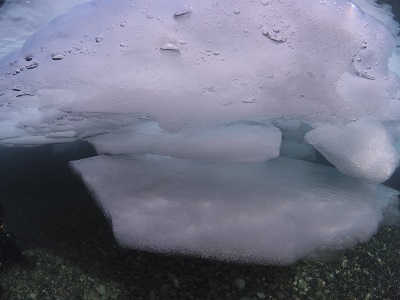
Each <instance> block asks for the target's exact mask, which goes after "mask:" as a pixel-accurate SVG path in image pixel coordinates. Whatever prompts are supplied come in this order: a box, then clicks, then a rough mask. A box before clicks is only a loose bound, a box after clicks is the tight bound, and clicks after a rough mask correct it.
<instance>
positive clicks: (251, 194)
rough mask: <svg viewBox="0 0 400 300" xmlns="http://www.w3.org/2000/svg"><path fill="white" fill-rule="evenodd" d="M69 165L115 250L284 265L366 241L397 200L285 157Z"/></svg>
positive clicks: (106, 159)
mask: <svg viewBox="0 0 400 300" xmlns="http://www.w3.org/2000/svg"><path fill="white" fill-rule="evenodd" d="M71 165H72V168H73V169H74V170H75V172H77V173H78V174H79V175H80V176H81V178H82V179H83V181H84V182H85V183H86V185H87V186H88V187H89V189H90V190H92V191H93V193H94V195H95V197H96V199H97V200H98V202H99V205H100V206H101V207H102V209H103V210H104V213H105V214H106V215H107V216H108V217H109V218H110V219H111V220H112V226H113V230H114V234H115V236H116V237H117V239H118V241H119V243H121V244H122V245H125V246H128V247H133V248H139V249H145V250H155V251H161V252H169V253H185V254H192V255H199V256H203V257H211V258H218V259H227V260H237V261H244V262H253V263H254V262H255V263H268V264H290V263H293V262H296V261H297V260H299V259H300V258H303V257H309V258H317V257H320V256H321V255H322V256H323V255H326V254H327V253H329V252H331V251H334V250H342V249H345V248H347V247H351V246H354V245H356V244H357V243H359V242H363V241H367V240H368V239H369V238H370V236H371V235H372V234H374V233H375V232H376V231H377V229H378V224H379V222H381V221H382V213H383V211H384V209H385V208H386V206H388V204H389V202H390V200H391V199H392V198H393V197H396V193H397V191H395V190H392V189H390V188H387V187H384V186H383V185H378V186H377V185H373V184H369V183H365V182H362V181H360V180H357V179H353V178H350V177H346V176H344V175H342V174H340V173H339V172H338V171H337V170H335V169H334V168H331V167H325V166H321V165H317V164H315V163H309V162H305V161H300V160H294V159H288V158H279V159H274V160H271V161H268V162H266V163H263V164H209V163H208V164H207V163H198V162H193V161H189V160H182V159H175V158H170V157H163V156H154V155H148V156H117V157H112V156H111V157H110V156H96V157H94V158H89V159H84V160H80V161H75V162H72V163H71ZM321 187H323V188H321Z"/></svg>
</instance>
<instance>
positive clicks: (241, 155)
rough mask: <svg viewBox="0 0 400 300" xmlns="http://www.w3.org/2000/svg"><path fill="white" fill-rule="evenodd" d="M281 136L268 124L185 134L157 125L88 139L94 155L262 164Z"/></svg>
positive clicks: (276, 150) (276, 151)
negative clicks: (94, 151) (156, 155)
mask: <svg viewBox="0 0 400 300" xmlns="http://www.w3.org/2000/svg"><path fill="white" fill-rule="evenodd" d="M281 137H282V134H281V132H280V130H279V129H278V128H277V127H275V126H273V125H272V124H261V123H255V122H252V123H249V122H236V123H233V124H229V125H228V126H223V127H220V128H217V129H214V130H206V131H202V132H200V133H197V134H193V133H191V134H189V135H185V134H182V133H170V132H167V131H165V130H163V129H161V128H160V127H159V126H158V124H157V122H146V123H143V124H140V125H136V126H128V127H124V128H122V129H121V130H115V131H113V132H111V133H109V134H105V135H99V136H96V137H92V138H89V139H88V141H89V142H90V143H91V144H92V145H93V146H94V148H95V149H96V152H97V153H98V154H160V155H166V156H172V157H179V158H186V159H191V160H203V161H215V162H231V163H245V162H262V161H266V160H269V159H273V158H276V157H278V156H279V148H280V146H281V139H282V138H281Z"/></svg>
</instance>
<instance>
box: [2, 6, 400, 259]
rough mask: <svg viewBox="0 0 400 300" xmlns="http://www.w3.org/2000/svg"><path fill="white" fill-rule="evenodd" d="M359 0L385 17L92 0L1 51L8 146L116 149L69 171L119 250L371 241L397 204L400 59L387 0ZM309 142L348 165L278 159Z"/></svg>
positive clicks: (306, 153)
mask: <svg viewBox="0 0 400 300" xmlns="http://www.w3.org/2000/svg"><path fill="white" fill-rule="evenodd" d="M358 1H361V0H357V2H358ZM51 2H52V5H54V7H57V10H59V11H61V9H60V8H61V6H62V5H64V4H66V3H63V4H61V2H56V1H51ZM17 3H18V2H15V5H17ZM71 3H72V2H70V4H71ZM74 3H75V2H74ZM48 4H49V2H48V1H42V2H39V1H37V2H35V5H37V6H36V8H45V7H46V5H48ZM70 4H68V5H70ZM360 4H362V5H363V7H364V9H365V10H366V11H368V12H370V13H372V14H374V15H376V16H377V18H378V19H376V18H374V17H372V16H371V15H370V14H368V13H365V12H363V11H362V10H361V9H360V8H359V7H358V6H357V5H355V4H354V3H353V2H350V1H345V0H335V1H333V0H327V1H309V0H297V1H294V0H280V1H270V2H269V3H268V5H264V4H263V1H255V0H254V1H246V3H239V2H237V1H214V0H204V1H196V2H195V3H192V4H188V3H187V2H185V1H183V0H171V1H168V2H165V1H160V0H155V1H151V2H149V1H145V0H138V1H126V0H114V1H107V0H94V1H90V2H87V3H84V4H82V5H80V6H77V7H75V8H73V9H72V10H70V11H69V12H67V13H66V14H63V15H60V16H59V17H57V18H55V19H53V20H52V21H50V22H49V23H48V24H47V25H46V26H44V27H43V28H42V29H40V30H38V31H37V32H36V33H35V34H34V35H33V36H32V37H31V38H29V39H27V40H26V42H25V43H24V45H23V46H22V48H20V49H18V50H16V51H14V52H10V53H8V54H7V55H6V56H4V57H3V58H2V59H1V60H0V145H1V146H7V147H22V146H38V145H42V144H49V143H50V144H61V143H68V142H71V141H75V140H88V141H89V142H91V143H92V144H93V145H94V147H95V148H96V150H97V151H98V153H99V154H110V156H109V157H106V156H100V157H98V158H93V159H89V160H87V161H79V162H77V163H73V167H74V168H75V170H76V171H77V172H78V173H81V176H82V178H83V180H84V181H85V183H86V184H87V185H88V186H89V188H90V189H92V190H93V193H94V195H95V197H96V198H97V200H98V201H99V203H101V205H102V206H103V208H104V211H105V212H106V214H108V215H109V216H110V218H111V220H112V224H113V228H114V232H115V234H116V236H117V237H118V239H119V240H120V241H121V243H123V244H125V245H129V246H133V247H139V248H146V249H156V250H157V251H175V250H176V251H178V250H179V251H182V252H187V253H191V254H196V255H203V256H207V257H213V256H221V258H223V259H238V260H244V261H259V262H266V263H279V264H286V263H291V262H294V261H296V260H298V259H300V258H302V257H305V256H307V257H308V256H310V255H312V254H313V253H319V252H320V250H324V251H323V252H325V250H326V251H330V250H335V249H336V250H337V249H342V248H346V247H350V246H352V245H354V244H355V243H357V242H362V241H366V240H367V239H368V238H369V237H370V236H371V235H372V234H373V233H374V232H375V231H376V229H377V227H378V225H379V223H380V221H381V220H382V212H383V211H385V209H386V207H392V208H395V207H396V205H394V204H393V203H394V200H393V198H392V195H393V193H394V191H393V190H389V189H386V188H384V187H383V186H381V185H379V184H377V183H379V182H382V181H384V180H385V179H387V178H388V177H390V175H391V174H392V173H393V171H394V170H395V168H396V167H397V166H398V161H399V160H398V155H399V154H398V153H397V152H398V142H399V140H400V134H399V130H400V101H399V98H400V91H399V83H400V80H399V76H398V73H399V74H400V67H399V66H400V64H399V61H400V60H399V57H400V56H399V53H398V51H395V46H396V43H397V41H396V39H395V37H394V35H395V34H396V33H397V32H398V28H399V27H398V24H397V23H396V22H393V20H392V19H391V18H390V14H389V13H388V10H387V7H384V8H383V9H381V8H376V7H373V5H372V4H373V3H372V2H371V1H367V2H360ZM8 8H10V7H9V6H8ZM2 9H3V8H2ZM16 11H17V10H16ZM34 11H35V14H36V13H39V14H41V15H40V17H38V18H36V19H37V20H39V19H40V20H42V21H43V20H44V19H45V17H44V16H45V15H46V18H47V16H48V15H49V14H47V12H46V11H45V10H41V9H35V10H34ZM3 12H4V13H6V12H7V6H6V5H5V6H4V10H3ZM7 13H11V12H10V11H9V10H8V12H7ZM36 19H35V20H36ZM7 20H8V19H7V18H3V19H1V20H0V28H1V29H0V34H6V33H5V30H4V28H6V26H5V25H6V24H7ZM7 28H8V27H7ZM14 28H15V27H14ZM18 28H20V27H18ZM26 33H27V30H26V29H24V28H22V27H21V32H19V33H18V34H20V35H18V34H14V33H11V35H13V36H14V38H15V41H16V43H20V42H21V41H22V40H24V39H25V37H26ZM19 36H20V37H21V38H19ZM17 37H18V38H17ZM6 43H7V47H8V46H10V48H4V49H6V50H5V51H9V50H10V49H11V48H15V47H16V46H15V45H16V44H14V45H12V44H13V43H14V41H11V40H10V41H8V42H7V39H6ZM359 120H363V122H360V121H359ZM271 124H273V125H271ZM274 126H276V127H274ZM60 149H63V147H61V148H60ZM315 149H317V150H319V151H320V152H321V153H322V154H323V155H324V156H325V157H326V158H327V159H328V160H329V161H331V162H332V163H333V164H334V165H335V166H336V168H337V170H338V171H340V172H341V173H342V174H341V175H340V174H339V173H337V172H336V171H335V170H334V169H324V168H322V167H316V166H315V165H313V164H310V163H306V162H301V161H297V162H296V161H293V160H291V159H284V158H282V156H286V157H291V158H296V159H302V160H314V159H315ZM395 149H397V151H396V150H395ZM132 154H144V155H148V154H158V155H167V156H169V157H170V158H165V157H163V158H161V157H159V156H132ZM278 155H279V156H280V157H278V158H277V156H278ZM178 158H186V159H190V160H182V159H178ZM267 160H268V161H267ZM199 161H202V162H199ZM265 161H267V162H265ZM227 163H232V164H227ZM238 163H240V164H238ZM128 166H129V167H128ZM321 168H322V169H321ZM321 170H325V171H321ZM326 170H329V171H326ZM100 171H103V172H104V173H100ZM321 172H322V173H321ZM272 173H276V174H277V175H276V178H273V176H271V174H272ZM294 174H297V175H296V176H294ZM315 174H320V175H321V174H322V175H321V178H318V176H314V175H315ZM343 174H345V175H346V174H347V175H351V176H352V177H353V179H350V177H348V176H345V175H343ZM185 175H186V176H185ZM128 179H132V180H133V181H131V180H128ZM209 179H210V180H209ZM333 179H334V180H333ZM107 180H110V182H112V183H114V184H111V185H110V182H108V181H107ZM99 182H102V183H103V184H99ZM159 182H164V183H165V184H166V185H158V183H159ZM211 183H212V184H211ZM231 183H232V184H231ZM106 186H108V187H109V189H107V190H106V189H105V187H106ZM249 187H251V188H249ZM136 192H138V194H136ZM120 196H122V197H120ZM140 196H143V199H147V200H146V202H143V201H144V200H143V201H142V200H141V199H140ZM182 196H184V197H185V199H186V200H185V201H183V200H182V199H183V198H182ZM203 196H204V197H203ZM262 199H266V200H265V201H264V200H262ZM239 200H241V201H239ZM113 201H114V202H113ZM297 201H298V202H297ZM113 203H114V204H113ZM198 207H201V208H202V210H200V211H198V212H197V210H196V208H198ZM207 207H211V208H215V210H213V211H207ZM306 208H307V209H306ZM319 208H321V210H319ZM322 208H324V209H322ZM146 209H147V210H146ZM138 211H142V212H145V214H143V215H138V213H137V212H138ZM163 212H164V213H165V216H164V215H163ZM271 212H273V213H271ZM196 213H198V214H196ZM130 214H131V215H130ZM385 214H386V215H387V213H386V212H385ZM311 215H312V217H310V216H311ZM130 216H131V217H130ZM132 216H134V217H135V218H132ZM152 216H153V217H152ZM154 216H155V217H154ZM187 216H189V217H190V216H193V217H194V218H193V219H192V220H189V219H185V218H188V217H187ZM230 216H236V217H235V218H231V219H232V220H233V221H232V222H230V223H229V224H228V225H227V222H228V220H231V219H230ZM260 216H268V217H260ZM390 216H394V217H393V218H396V216H397V215H396V213H392V214H390ZM250 217H251V218H250ZM196 218H197V219H196ZM309 218H310V219H309ZM250 219H251V220H253V219H254V222H253V221H249V220H250ZM178 220H179V221H181V222H180V223H179V222H177V221H178ZM209 220H210V223H207V222H208V221H209ZM243 220H245V221H247V222H245V221H243ZM190 221H192V222H194V223H193V224H192V225H193V226H194V227H193V231H192V232H191V234H192V236H185V235H184V234H183V233H182V230H183V231H184V230H185V229H190V228H192V227H190ZM211 221H212V222H211ZM220 221H221V222H222V223H219V222H220ZM185 222H187V223H185ZM196 222H198V223H196ZM204 222H205V223H204ZM224 222H225V223H224ZM392 223H396V222H392ZM185 224H186V225H187V226H186V225H185ZM199 224H200V225H202V224H203V225H204V224H205V225H204V227H202V226H200V227H201V228H200V229H199V228H198V225H199ZM180 226H181V227H182V228H180ZM185 226H186V227H185ZM214 227H215V228H214ZM271 228H273V230H271ZM332 228H333V229H334V230H333V231H332V232H330V231H329V229H332ZM157 229H158V230H161V231H162V230H164V231H165V232H166V233H165V236H164V237H162V236H161V235H157ZM198 229H199V230H198ZM146 230H147V231H146ZM150 233H151V235H150ZM181 233H182V236H179V234H181ZM224 233H227V235H226V236H224ZM263 233H265V234H264V235H263ZM185 237H186V238H187V241H186V239H184V238H185ZM221 237H222V238H221ZM224 238H225V239H224ZM257 238H260V240H257ZM205 241H207V242H209V243H205ZM246 241H251V243H250V242H249V243H246ZM253 242H254V245H256V246H254V247H253V244H252V243H253ZM263 243H264V244H263ZM265 243H267V246H266V244H265ZM207 245H208V246H210V249H211V250H210V249H209V250H207V249H205V248H204V247H205V246H207ZM249 245H251V246H249ZM286 245H288V247H287V248H285V247H286ZM329 249H330V250H329Z"/></svg>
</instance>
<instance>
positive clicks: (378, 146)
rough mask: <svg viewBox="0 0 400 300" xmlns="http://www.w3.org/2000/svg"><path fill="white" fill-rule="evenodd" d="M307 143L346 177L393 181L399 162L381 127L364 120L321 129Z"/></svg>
mask: <svg viewBox="0 0 400 300" xmlns="http://www.w3.org/2000/svg"><path fill="white" fill-rule="evenodd" d="M305 140H306V141H307V142H308V143H310V144H311V145H313V146H314V147H315V149H317V150H318V151H319V152H321V154H322V155H323V156H325V158H326V159H327V160H328V161H329V162H331V163H332V164H333V165H334V166H335V167H336V168H337V169H338V170H339V171H340V172H342V173H343V174H346V175H350V176H354V177H358V178H362V179H365V180H367V181H371V182H377V183H381V182H384V181H386V180H387V179H389V177H390V176H391V175H392V174H393V172H394V171H395V169H396V167H397V164H398V161H399V155H398V153H397V151H396V149H395V146H394V139H393V138H392V136H391V135H390V134H389V133H388V132H387V131H386V129H385V128H384V127H383V126H382V125H381V124H379V123H374V122H366V121H361V120H360V121H357V122H354V123H351V124H349V125H347V126H345V127H342V128H341V127H337V126H332V125H329V126H324V127H319V128H316V129H314V130H312V131H310V132H308V133H307V134H306V136H305Z"/></svg>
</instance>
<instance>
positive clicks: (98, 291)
mask: <svg viewBox="0 0 400 300" xmlns="http://www.w3.org/2000/svg"><path fill="white" fill-rule="evenodd" d="M97 293H99V295H101V296H104V295H105V294H106V288H105V287H104V285H100V286H99V287H98V288H97Z"/></svg>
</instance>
